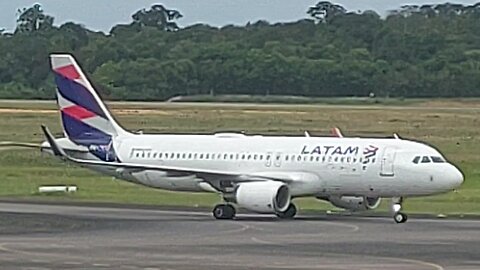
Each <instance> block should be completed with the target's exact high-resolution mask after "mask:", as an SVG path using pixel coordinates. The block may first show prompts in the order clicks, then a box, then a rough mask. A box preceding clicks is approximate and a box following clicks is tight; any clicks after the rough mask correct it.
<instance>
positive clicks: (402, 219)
mask: <svg viewBox="0 0 480 270" xmlns="http://www.w3.org/2000/svg"><path fill="white" fill-rule="evenodd" d="M407 219H408V217H407V215H405V214H404V213H400V212H399V213H396V214H395V215H394V216H393V220H395V222H396V223H399V224H400V223H405V222H406V221H407Z"/></svg>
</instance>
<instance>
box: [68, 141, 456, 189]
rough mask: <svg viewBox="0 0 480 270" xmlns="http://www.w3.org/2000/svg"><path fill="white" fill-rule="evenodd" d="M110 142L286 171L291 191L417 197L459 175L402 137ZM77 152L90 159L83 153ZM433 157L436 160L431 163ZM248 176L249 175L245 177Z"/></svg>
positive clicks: (248, 170)
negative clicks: (417, 158) (426, 158)
mask: <svg viewBox="0 0 480 270" xmlns="http://www.w3.org/2000/svg"><path fill="white" fill-rule="evenodd" d="M113 147H114V149H115V151H116V154H117V157H118V159H119V160H120V161H121V162H127V163H136V164H150V165H159V166H160V165H161V166H172V167H181V168H191V169H192V170H222V171H229V172H232V173H238V174H244V175H260V176H261V175H265V176H269V177H271V176H275V175H279V176H282V177H285V176H287V177H289V176H290V177H291V178H292V179H291V180H292V181H290V182H289V187H290V191H291V194H292V196H294V197H301V196H320V197H321V196H331V195H340V196H371V197H392V196H420V195H430V194H435V193H441V192H447V191H450V190H452V189H454V188H456V187H458V186H459V185H460V184H461V183H462V182H463V175H462V174H461V172H460V171H459V170H458V169H457V168H456V167H455V166H453V165H451V164H450V163H448V162H445V160H444V159H443V157H442V155H441V154H440V153H439V152H438V151H437V150H435V149H434V148H432V147H429V146H427V145H425V144H422V143H418V142H413V141H408V140H400V139H369V138H332V137H280V136H278V137H272V136H245V135H242V134H216V135H130V136H126V137H123V138H117V139H116V140H115V141H114V145H113ZM67 149H68V147H67ZM84 150H85V149H84ZM73 152H75V151H73ZM78 153H79V154H80V155H82V157H87V156H88V158H93V156H92V155H91V154H88V152H87V153H85V152H78ZM415 157H420V161H418V162H417V163H414V159H415ZM424 157H429V159H430V160H429V162H422V161H421V160H422V158H424ZM433 157H435V158H436V159H437V161H438V159H440V160H442V162H433V160H432V159H433ZM424 161H426V160H424ZM93 169H95V170H99V171H103V172H104V173H108V174H111V175H113V176H115V177H118V178H122V179H125V180H128V181H132V182H136V183H140V184H143V185H146V186H150V187H155V188H162V189H168V190H177V191H214V190H215V189H216V188H217V187H220V186H224V185H228V184H229V179H228V177H224V178H223V179H204V178H201V177H200V178H199V177H198V176H197V175H193V174H192V175H188V174H186V175H185V174H183V175H182V174H181V175H172V174H167V173H163V172H158V171H139V172H137V173H129V174H125V175H124V174H122V172H121V171H119V170H113V171H112V170H105V169H102V168H98V167H96V168H93ZM249 180H255V179H254V178H252V179H248V178H246V179H245V181H249ZM212 183H216V185H215V184H212ZM217 190H218V189H217Z"/></svg>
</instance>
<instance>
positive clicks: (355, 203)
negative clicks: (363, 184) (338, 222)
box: [319, 196, 381, 211]
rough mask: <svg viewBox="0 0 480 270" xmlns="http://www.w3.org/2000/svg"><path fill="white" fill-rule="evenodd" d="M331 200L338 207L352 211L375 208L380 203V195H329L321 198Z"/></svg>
mask: <svg viewBox="0 0 480 270" xmlns="http://www.w3.org/2000/svg"><path fill="white" fill-rule="evenodd" d="M319 199H322V200H326V201H329V202H330V203H331V204H333V205H334V206H336V207H338V208H343V209H346V210H350V211H366V210H373V209H375V208H377V207H378V206H379V205H380V202H381V198H379V197H355V196H329V197H328V198H319Z"/></svg>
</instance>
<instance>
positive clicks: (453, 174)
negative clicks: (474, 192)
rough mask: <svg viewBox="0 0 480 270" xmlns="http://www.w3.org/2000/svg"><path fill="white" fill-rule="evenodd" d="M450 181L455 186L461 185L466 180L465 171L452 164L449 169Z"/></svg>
mask: <svg viewBox="0 0 480 270" xmlns="http://www.w3.org/2000/svg"><path fill="white" fill-rule="evenodd" d="M448 175H449V177H448V178H449V179H448V180H449V182H450V183H451V184H452V187H453V188H457V187H459V186H460V185H461V184H462V183H463V181H464V176H463V173H462V172H461V171H460V170H459V169H458V168H457V167H455V166H453V165H452V166H451V169H450V170H449V173H448Z"/></svg>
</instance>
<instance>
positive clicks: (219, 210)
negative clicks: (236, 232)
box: [212, 204, 236, 219]
mask: <svg viewBox="0 0 480 270" xmlns="http://www.w3.org/2000/svg"><path fill="white" fill-rule="evenodd" d="M212 213H213V216H214V217H215V218H216V219H233V218H234V217H235V213H236V211H235V208H234V207H233V206H231V205H230V204H219V205H217V206H215V208H213V211H212Z"/></svg>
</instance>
